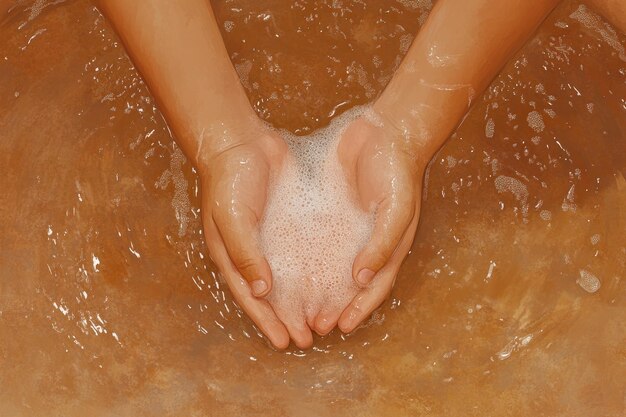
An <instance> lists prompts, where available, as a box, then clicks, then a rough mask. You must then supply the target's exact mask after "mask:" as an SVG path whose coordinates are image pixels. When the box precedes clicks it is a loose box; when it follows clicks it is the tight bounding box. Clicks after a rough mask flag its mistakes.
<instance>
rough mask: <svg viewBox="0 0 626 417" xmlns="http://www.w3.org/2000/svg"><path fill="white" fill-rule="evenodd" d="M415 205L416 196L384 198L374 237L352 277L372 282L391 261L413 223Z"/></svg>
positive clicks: (360, 255)
mask: <svg viewBox="0 0 626 417" xmlns="http://www.w3.org/2000/svg"><path fill="white" fill-rule="evenodd" d="M407 194H411V193H407ZM415 209H416V205H415V203H414V201H413V196H409V195H405V196H403V197H399V196H396V195H392V196H389V197H387V198H385V199H384V200H383V201H381V203H380V204H379V205H378V207H377V209H376V214H375V220H374V230H373V231H372V237H371V238H370V240H369V242H367V244H366V245H365V246H364V247H363V248H362V249H361V251H360V252H359V253H358V254H357V256H356V258H355V259H354V263H353V264H352V277H353V279H354V280H355V281H356V283H357V285H359V286H361V287H364V286H366V285H368V284H369V283H370V282H371V281H372V280H373V279H374V276H375V275H376V274H377V273H378V271H379V270H380V269H381V268H382V267H383V266H385V265H386V264H387V262H388V261H389V258H391V256H392V255H393V253H394V252H395V250H396V248H397V247H398V245H399V243H400V241H401V239H402V237H403V236H404V234H405V231H406V230H407V228H408V227H409V224H410V223H411V219H413V216H414V214H415Z"/></svg>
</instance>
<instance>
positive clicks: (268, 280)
mask: <svg viewBox="0 0 626 417" xmlns="http://www.w3.org/2000/svg"><path fill="white" fill-rule="evenodd" d="M213 219H214V220H215V224H216V225H217V229H218V231H219V234H220V236H221V238H222V240H223V242H224V246H225V247H226V251H227V252H228V256H229V257H230V259H231V261H232V263H233V264H234V266H235V268H236V269H237V271H239V273H240V274H241V276H242V277H243V278H244V279H245V280H246V281H248V283H249V284H250V287H251V288H252V293H253V294H254V295H255V296H257V297H263V296H265V295H267V294H268V293H269V292H270V290H271V288H272V271H271V269H270V266H269V263H268V262H267V260H266V259H265V257H264V256H263V252H262V251H261V248H260V245H259V236H258V234H259V233H258V219H257V217H256V215H255V214H254V212H253V211H252V210H250V209H249V208H248V207H246V206H244V205H241V204H238V203H237V204H231V205H230V206H229V207H228V208H226V207H223V206H222V207H217V208H216V210H214V211H213Z"/></svg>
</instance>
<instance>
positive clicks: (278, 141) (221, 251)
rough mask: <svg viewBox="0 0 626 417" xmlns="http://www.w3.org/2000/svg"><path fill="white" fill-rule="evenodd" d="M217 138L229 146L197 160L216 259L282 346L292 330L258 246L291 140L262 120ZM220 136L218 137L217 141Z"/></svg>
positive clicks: (240, 299) (261, 324)
mask: <svg viewBox="0 0 626 417" xmlns="http://www.w3.org/2000/svg"><path fill="white" fill-rule="evenodd" d="M241 131H243V133H241V134H240V133H233V132H229V134H228V135H227V136H225V137H224V138H223V140H222V138H218V139H219V141H221V142H224V143H225V145H224V147H223V148H222V149H221V150H219V151H218V152H214V153H209V152H205V154H204V155H203V157H204V158H203V159H202V161H201V162H200V163H199V164H198V167H199V172H200V177H201V183H202V222H203V224H204V231H205V236H206V242H207V246H208V248H209V253H210V255H211V258H212V259H213V262H215V264H216V265H217V267H218V268H219V270H220V271H221V272H222V274H223V276H224V278H225V280H226V282H227V283H228V286H229V287H230V289H231V291H232V293H233V296H234V298H235V300H236V301H237V303H238V304H239V305H240V306H241V308H243V310H244V311H245V312H246V313H247V314H248V316H249V317H250V318H252V320H253V321H254V322H255V323H256V324H257V326H259V328H260V329H261V330H262V331H263V333H264V334H265V335H266V336H267V337H268V338H269V339H270V341H271V342H272V344H273V345H274V346H276V347H277V348H279V349H284V348H286V347H287V346H288V345H289V333H288V332H287V329H286V328H285V326H284V325H283V323H282V322H281V321H280V320H279V319H278V318H277V317H276V314H275V313H274V310H273V309H272V307H271V306H270V305H269V303H268V302H267V301H266V300H264V299H263V298H260V297H263V296H265V295H266V294H268V293H269V292H270V290H271V288H272V272H271V270H270V266H269V264H268V262H267V260H266V259H265V257H264V256H263V253H262V251H261V248H260V247H259V239H258V234H259V232H258V222H259V221H260V219H261V218H262V216H263V210H264V208H265V204H266V199H267V192H268V186H269V181H270V178H271V176H272V174H273V173H274V172H276V171H277V170H279V169H280V167H281V164H282V162H283V159H284V157H285V156H286V154H287V145H286V144H285V142H284V141H283V140H282V138H281V137H280V136H279V135H278V134H276V133H275V132H272V131H270V130H269V129H266V128H265V127H264V126H263V125H262V124H261V123H260V122H259V123H253V124H252V126H247V127H246V128H245V129H242V128H241V126H240V127H239V128H238V129H237V130H236V132H241ZM213 142H215V141H213Z"/></svg>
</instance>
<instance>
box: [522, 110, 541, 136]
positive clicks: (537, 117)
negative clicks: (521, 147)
mask: <svg viewBox="0 0 626 417" xmlns="http://www.w3.org/2000/svg"><path fill="white" fill-rule="evenodd" d="M526 121H527V122H528V126H530V128H531V129H532V130H534V131H535V132H537V133H540V132H543V129H544V128H545V127H546V126H545V124H544V122H543V117H541V113H539V112H538V111H535V110H533V111H531V112H530V113H528V117H527V118H526Z"/></svg>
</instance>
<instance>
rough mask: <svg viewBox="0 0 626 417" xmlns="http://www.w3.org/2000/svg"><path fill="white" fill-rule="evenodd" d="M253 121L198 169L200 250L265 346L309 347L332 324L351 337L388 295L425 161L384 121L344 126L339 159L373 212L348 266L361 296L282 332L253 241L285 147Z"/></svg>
mask: <svg viewBox="0 0 626 417" xmlns="http://www.w3.org/2000/svg"><path fill="white" fill-rule="evenodd" d="M255 119H256V120H255V121H252V122H251V123H250V124H249V125H247V126H244V128H241V126H240V128H239V129H237V131H238V132H241V133H239V134H236V135H234V137H230V139H229V143H228V145H227V146H224V147H223V148H222V149H220V151H219V152H216V153H215V154H214V155H211V156H209V157H208V158H206V159H205V160H206V161H207V163H206V164H203V165H204V166H203V165H201V166H200V167H199V173H200V176H201V183H202V221H203V224H204V230H205V235H206V243H207V246H208V249H209V253H210V256H211V259H212V260H213V262H214V263H215V264H216V266H217V267H218V268H219V270H220V271H221V273H222V275H223V277H224V279H225V280H226V282H227V283H228V286H229V287H230V289H231V291H232V294H233V296H234V298H235V300H236V302H237V303H238V304H239V305H240V306H241V307H242V308H243V310H244V311H245V312H246V313H247V314H248V316H249V317H250V318H251V319H252V320H253V321H254V322H255V323H256V324H257V326H258V327H259V328H260V329H261V331H262V332H263V333H264V334H265V335H266V336H267V337H268V338H269V340H270V341H271V343H272V344H273V345H274V346H275V347H276V348H279V349H284V348H286V347H287V346H288V345H289V342H290V339H292V340H293V342H294V343H295V344H296V346H298V347H299V348H301V349H306V348H309V347H310V346H311V345H312V344H313V334H312V331H314V332H316V333H318V334H319V335H326V334H328V333H329V332H330V331H331V330H332V329H333V328H335V326H338V327H339V328H340V330H341V331H343V332H344V333H349V332H352V331H353V330H354V329H355V328H356V327H357V326H358V325H359V324H360V323H361V322H362V321H363V320H365V319H366V318H368V317H369V315H370V314H371V313H372V312H373V311H374V310H375V309H376V308H377V307H378V306H379V305H380V304H381V303H382V302H383V301H384V300H385V298H387V297H388V295H389V294H390V292H391V289H392V287H393V284H394V282H395V279H396V276H397V274H398V271H399V269H400V265H401V264H402V261H403V260H404V258H405V256H406V255H407V253H408V251H409V249H410V247H411V244H412V242H413V238H414V236H415V231H416V229H417V224H418V220H419V211H420V197H421V186H422V178H423V173H424V169H425V166H426V162H427V161H424V158H422V157H420V155H419V153H420V152H419V149H418V148H417V146H416V145H415V141H414V140H412V138H411V137H410V136H408V135H406V134H405V133H406V132H403V131H402V130H401V129H398V128H396V127H395V126H396V125H395V124H394V123H393V122H392V121H390V120H383V119H380V120H378V121H377V122H373V121H371V120H370V119H369V118H365V117H359V118H357V119H355V120H353V121H352V122H350V123H349V124H348V125H347V127H346V128H345V129H344V130H343V132H342V134H341V137H340V138H339V142H338V146H337V152H338V155H337V156H338V159H339V162H340V164H341V165H342V168H343V170H344V173H345V175H346V179H347V181H348V185H349V187H351V189H352V191H353V194H354V195H355V196H356V198H357V199H358V203H359V204H360V205H361V207H362V208H363V209H364V210H365V211H373V213H374V227H373V232H372V235H371V238H370V240H369V242H368V243H367V244H366V245H365V246H364V247H363V248H362V249H361V250H360V252H359V253H358V254H357V256H356V257H355V259H354V262H353V265H352V279H353V280H354V281H355V283H356V285H357V286H358V287H359V291H358V293H357V295H356V296H355V297H354V298H353V299H352V300H351V301H350V302H349V303H348V305H346V306H345V307H344V309H343V310H342V311H321V312H320V313H318V314H317V317H315V318H314V319H313V320H307V322H306V323H301V324H300V326H296V327H294V326H293V325H291V326H287V325H285V324H284V323H283V322H281V321H280V320H279V319H278V317H277V315H276V314H275V312H274V310H273V308H272V306H271V305H270V303H269V302H268V301H267V300H266V299H265V298H264V297H265V296H266V295H267V294H269V293H270V292H271V291H272V271H271V269H270V265H269V264H268V261H267V259H266V258H265V257H264V254H263V252H262V249H261V248H260V246H259V244H258V242H259V239H258V236H259V223H260V222H261V221H262V219H263V212H264V209H265V205H266V202H267V198H268V192H269V187H270V185H271V179H272V178H273V176H274V175H275V174H278V173H279V172H280V170H281V167H282V164H283V163H284V161H285V159H286V157H287V155H288V153H289V149H288V146H287V144H286V143H285V141H284V140H283V138H282V137H281V136H280V133H279V132H277V131H275V130H273V129H271V128H268V127H267V126H266V125H265V124H264V123H262V122H261V121H260V120H259V119H258V118H256V117H255ZM231 136H232V135H231Z"/></svg>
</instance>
